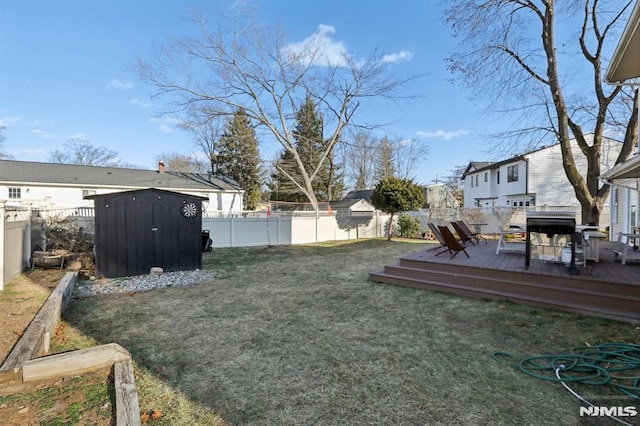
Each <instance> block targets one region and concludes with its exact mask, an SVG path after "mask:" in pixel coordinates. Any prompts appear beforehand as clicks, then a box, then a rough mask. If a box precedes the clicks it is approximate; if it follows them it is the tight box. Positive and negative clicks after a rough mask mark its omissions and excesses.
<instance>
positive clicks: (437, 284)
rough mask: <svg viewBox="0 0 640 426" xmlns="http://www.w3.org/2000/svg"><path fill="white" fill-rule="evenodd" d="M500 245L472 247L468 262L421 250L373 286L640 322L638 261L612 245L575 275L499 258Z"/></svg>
mask: <svg viewBox="0 0 640 426" xmlns="http://www.w3.org/2000/svg"><path fill="white" fill-rule="evenodd" d="M496 246H497V242H495V241H489V242H488V243H486V244H485V243H484V242H482V243H481V244H480V245H476V246H471V245H468V248H467V253H468V254H469V258H467V257H466V256H465V255H464V253H462V252H461V253H459V254H458V255H457V256H456V257H454V258H453V259H452V258H451V257H450V255H449V253H446V252H445V253H443V254H441V255H439V256H436V253H438V252H439V250H434V251H424V250H423V251H420V252H417V253H414V254H412V255H409V256H405V257H402V258H400V259H399V261H398V262H397V263H395V264H393V265H387V266H385V267H384V269H383V270H381V271H378V272H372V273H370V274H369V277H370V279H371V280H372V281H376V282H382V283H387V284H395V285H402V286H407V287H413V288H420V289H425V290H436V291H443V292H448V293H452V294H457V295H461V296H467V297H477V298H494V299H506V300H511V301H514V302H518V303H526V304H531V305H536V306H542V307H546V308H550V309H559V310H566V311H570V312H577V313H580V314H584V315H592V316H599V317H606V318H612V319H616V320H621V321H626V322H631V323H640V262H629V263H628V264H626V265H621V264H620V261H619V260H616V258H615V255H614V250H616V249H619V246H618V245H617V244H616V243H613V242H604V241H603V242H602V243H601V245H600V262H599V263H594V262H591V261H589V262H587V265H586V267H582V266H578V267H577V274H575V275H574V274H571V273H570V270H569V268H568V267H567V266H565V265H563V264H562V263H556V262H548V261H542V260H537V259H533V258H532V259H531V266H530V268H529V269H525V256H524V254H519V253H500V254H496Z"/></svg>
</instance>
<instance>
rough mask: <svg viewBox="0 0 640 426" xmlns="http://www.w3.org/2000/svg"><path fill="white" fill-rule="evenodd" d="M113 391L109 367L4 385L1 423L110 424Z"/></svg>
mask: <svg viewBox="0 0 640 426" xmlns="http://www.w3.org/2000/svg"><path fill="white" fill-rule="evenodd" d="M114 401H115V393H114V387H113V378H112V376H111V374H110V368H103V369H101V370H98V371H95V372H93V373H89V374H85V375H83V376H75V377H64V378H62V379H52V380H46V381H41V382H33V383H20V384H14V385H9V386H4V387H3V388H2V390H1V391H0V418H2V424H3V425H16V426H18V425H19V426H25V425H43V424H45V425H48V424H51V425H53V424H83V425H109V424H111V423H112V419H113V418H114V413H113V408H114V407H115V402H114Z"/></svg>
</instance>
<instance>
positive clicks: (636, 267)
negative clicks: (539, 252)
mask: <svg viewBox="0 0 640 426" xmlns="http://www.w3.org/2000/svg"><path fill="white" fill-rule="evenodd" d="M496 246H497V243H496V242H494V241H489V242H488V243H486V244H485V243H481V244H480V245H475V246H472V245H469V246H468V247H467V253H468V254H469V258H467V257H466V256H465V255H464V253H460V254H458V255H457V256H456V257H454V258H453V259H451V258H450V256H449V255H448V254H447V253H444V254H442V255H440V256H435V252H433V251H431V252H429V251H424V250H423V251H420V252H417V253H413V254H411V255H409V256H405V258H407V259H414V260H422V261H425V262H434V263H446V264H453V265H461V266H471V267H476V268H481V269H496V270H502V271H510V272H518V273H524V274H536V275H549V276H555V277H566V278H567V279H572V280H581V279H589V280H596V281H603V282H617V283H625V284H639V285H640V262H632V261H631V262H628V263H627V264H626V265H622V264H620V261H619V260H616V259H615V255H614V250H615V249H616V248H617V243H615V242H609V241H603V242H602V243H601V245H600V262H598V263H595V262H592V261H588V262H587V266H586V267H582V266H581V265H580V266H578V267H577V271H578V274H577V275H571V274H570V273H569V268H567V267H566V266H565V265H563V264H562V263H558V262H549V261H542V260H539V259H533V258H532V259H531V264H530V267H529V269H528V270H527V269H525V255H524V254H521V253H498V254H496Z"/></svg>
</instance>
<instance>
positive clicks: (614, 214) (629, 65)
mask: <svg viewBox="0 0 640 426" xmlns="http://www.w3.org/2000/svg"><path fill="white" fill-rule="evenodd" d="M638 52H640V2H636V4H635V6H634V8H633V11H632V12H631V16H630V17H629V22H627V26H626V27H625V29H624V32H623V33H622V37H621V38H620V41H619V42H618V46H617V47H616V50H615V51H614V52H613V56H612V59H611V63H610V64H609V68H608V69H607V72H606V74H605V81H606V82H607V83H611V84H618V85H636V86H640V83H638V82H637V81H636V82H635V83H633V82H630V81H627V80H632V79H636V78H639V77H640V54H638ZM636 90H640V89H636ZM636 108H637V105H636ZM605 170H606V169H605ZM600 179H601V180H602V181H603V182H605V183H608V184H610V185H611V225H610V226H611V228H610V232H609V236H610V238H611V239H612V240H615V239H616V238H617V236H618V233H620V232H623V233H629V232H631V230H632V227H634V226H639V225H640V211H639V210H640V209H639V208H638V206H639V199H640V196H639V195H638V191H639V189H640V147H639V148H638V153H636V154H635V155H634V156H632V157H631V158H629V159H628V160H627V161H625V162H623V163H620V164H618V165H617V166H615V167H613V168H611V169H610V170H607V171H606V172H605V173H603V174H602V175H601V176H600Z"/></svg>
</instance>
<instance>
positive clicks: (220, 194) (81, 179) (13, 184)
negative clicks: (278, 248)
mask: <svg viewBox="0 0 640 426" xmlns="http://www.w3.org/2000/svg"><path fill="white" fill-rule="evenodd" d="M158 166H159V167H158V170H143V169H127V168H118V167H99V166H79V165H72V164H55V163H38V162H30V161H13V160H0V202H4V203H6V205H9V206H11V205H15V206H20V205H29V204H30V205H31V206H32V207H34V208H47V209H67V208H81V207H92V206H93V200H85V199H84V197H85V196H87V195H99V194H107V193H111V192H120V191H130V190H136V189H145V188H157V189H163V190H167V191H173V192H182V193H186V194H191V195H198V196H203V197H206V198H208V200H209V201H208V202H204V205H203V207H204V209H205V211H206V212H208V213H211V212H237V211H242V206H243V204H242V202H243V195H244V191H243V190H242V189H241V188H240V186H239V185H238V184H237V183H236V182H234V181H232V180H229V179H225V178H223V177H219V176H213V175H208V174H203V173H184V172H171V171H167V170H165V168H164V163H160V164H159V165H158Z"/></svg>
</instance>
